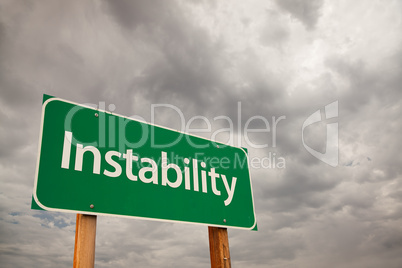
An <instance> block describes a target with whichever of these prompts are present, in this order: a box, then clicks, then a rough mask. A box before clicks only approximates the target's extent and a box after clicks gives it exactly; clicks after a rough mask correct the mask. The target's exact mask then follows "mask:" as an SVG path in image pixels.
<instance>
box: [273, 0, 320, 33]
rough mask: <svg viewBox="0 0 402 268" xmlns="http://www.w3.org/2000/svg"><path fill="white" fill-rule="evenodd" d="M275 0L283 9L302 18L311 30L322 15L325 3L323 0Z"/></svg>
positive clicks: (299, 18)
mask: <svg viewBox="0 0 402 268" xmlns="http://www.w3.org/2000/svg"><path fill="white" fill-rule="evenodd" d="M275 2H276V4H277V5H278V6H279V7H280V8H281V9H283V10H285V11H287V12H289V13H290V14H291V15H292V16H294V17H295V18H296V19H298V20H300V22H301V23H303V24H304V26H305V27H306V28H307V29H309V30H311V29H314V27H315V25H316V23H317V21H318V19H319V17H320V15H321V7H322V5H323V3H324V1H323V0H314V1H303V0H277V1H275Z"/></svg>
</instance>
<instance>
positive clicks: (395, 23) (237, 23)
mask: <svg viewBox="0 0 402 268" xmlns="http://www.w3.org/2000/svg"><path fill="white" fill-rule="evenodd" d="M217 2H219V3H217ZM401 32H402V2H401V1H397V0H395V1H393V0H389V1H380V0H378V1H376V0H370V1H346V0H343V1H328V0H312V1H307V0H306V1H301V0H282V1H281V0H277V1H274V0H270V1H257V0H256V1H233V0H232V1H228V0H223V1H212V0H205V1H162V0H160V1H145V0H144V1H128V0H118V1H115V0H113V1H112V0H110V1H106V0H105V1H95V0H93V1H53V0H52V1H51V0H43V1H33V0H24V1H22V0H21V1H14V0H1V1H0V263H1V264H0V266H1V267H4V268H9V267H10V268H11V267H13V268H19V267H24V268H25V267H42V268H43V267H72V260H73V251H74V232H75V215H74V214H70V213H55V212H44V211H35V210H31V209H30V203H31V195H32V190H33V185H34V176H35V165H36V159H37V151H38V138H39V130H40V117H41V104H42V95H43V94H44V93H46V94H50V95H53V96H57V97H60V98H64V99H67V100H70V101H74V102H78V103H92V104H94V105H99V103H100V102H104V103H105V104H106V105H107V106H106V107H108V105H110V104H113V105H114V106H113V107H115V112H117V113H119V114H123V115H127V116H134V115H135V116H141V117H142V118H144V119H145V120H147V121H150V120H151V105H152V104H170V105H174V106H176V107H177V108H178V109H180V111H181V112H182V113H183V114H184V117H185V120H186V121H188V120H190V119H191V118H192V117H194V116H205V117H206V118H208V119H209V120H210V121H211V124H212V129H213V130H216V129H220V128H223V127H227V125H225V124H224V122H223V121H222V120H214V118H215V117H217V116H228V117H229V118H231V119H232V120H233V122H234V130H235V131H234V133H233V135H234V137H235V138H234V141H233V144H234V145H236V146H239V144H238V142H236V141H238V140H240V141H242V142H241V144H240V146H244V147H247V148H248V149H249V154H250V158H256V159H263V158H265V159H266V161H268V160H267V159H269V161H271V165H269V166H268V165H265V166H264V167H258V166H256V167H254V168H252V169H251V178H252V183H253V189H254V201H255V209H256V215H257V221H258V227H259V231H258V232H251V231H244V230H237V229H229V230H228V231H229V243H230V251H231V257H232V266H233V267H252V268H254V267H300V268H304V267H309V268H310V267H317V268H318V267H350V268H357V267H380V266H381V267H387V268H399V267H401V265H402V254H401V251H402V173H401V171H402V163H401V153H400V148H401V147H402V142H401V139H400V133H401V132H402V121H401V119H400V116H401V114H402V108H401V105H402V88H401V85H402V69H401V67H402V50H401V49H402V42H401V41H402V40H401V39H402V34H401ZM336 101H338V117H336V118H333V119H330V120H328V121H325V122H320V123H316V124H313V125H311V126H309V127H306V128H305V130H304V132H303V133H304V142H305V144H306V145H307V146H308V147H310V148H313V149H314V150H316V151H320V152H325V147H326V125H327V124H333V123H334V122H337V123H338V127H339V128H338V130H339V132H338V133H339V136H338V141H339V148H338V150H339V158H338V159H339V161H338V165H337V166H336V167H332V166H330V165H328V164H326V163H324V162H322V161H320V160H319V159H317V158H315V157H314V156H312V155H311V154H310V153H309V152H308V151H307V150H306V148H305V147H304V145H303V140H302V126H303V122H305V120H306V119H307V118H308V117H309V116H310V115H311V114H313V113H314V112H316V111H317V110H320V109H321V113H322V114H323V113H324V110H323V109H324V107H325V106H326V105H328V104H330V103H334V102H336ZM111 107H112V106H111ZM239 107H241V113H240V118H239ZM252 116H260V117H264V118H266V119H267V120H268V121H269V122H270V123H271V122H272V118H273V117H274V118H276V119H278V118H280V117H281V116H283V118H284V119H283V120H281V121H280V122H279V123H278V125H277V129H276V134H275V135H274V134H273V131H271V132H260V133H253V134H251V135H250V136H249V137H248V138H249V140H250V141H251V142H252V144H257V145H261V144H267V145H268V146H266V147H265V148H256V146H251V145H250V143H247V141H246V140H245V138H244V135H243V131H238V130H239V129H240V130H243V129H244V125H245V122H246V121H247V120H248V119H249V118H251V117H252ZM154 119H155V120H154V121H155V122H156V123H157V124H160V125H163V126H166V127H171V128H176V129H180V128H181V127H182V126H181V125H182V123H181V121H180V117H179V116H178V114H177V113H176V112H175V111H173V110H172V109H167V108H160V109H159V110H157V111H155V116H154ZM239 119H240V121H239ZM331 120H332V121H331ZM239 122H240V124H239ZM199 124H200V127H203V126H202V122H199ZM251 125H253V128H262V127H264V125H263V121H262V120H254V121H253V124H250V126H251ZM199 135H203V136H205V137H207V138H211V135H212V133H201V134H199ZM214 138H215V139H217V140H219V141H222V142H231V140H230V136H229V135H225V133H221V134H220V135H217V136H215V137H214ZM274 139H275V142H274ZM274 161H275V164H273V162H274ZM279 162H281V163H282V164H281V165H278V163H279ZM265 163H266V164H267V163H268V162H265ZM134 266H135V267H208V266H209V249H208V234H207V227H206V226H199V225H191V224H178V223H162V222H154V221H142V220H136V219H121V218H115V217H106V216H100V217H98V228H97V240H96V267H134Z"/></svg>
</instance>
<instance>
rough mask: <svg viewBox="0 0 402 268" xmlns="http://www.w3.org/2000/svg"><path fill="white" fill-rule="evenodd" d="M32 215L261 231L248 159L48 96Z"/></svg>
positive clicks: (204, 141) (194, 139) (227, 149)
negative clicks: (107, 217) (110, 217)
mask: <svg viewBox="0 0 402 268" xmlns="http://www.w3.org/2000/svg"><path fill="white" fill-rule="evenodd" d="M41 124H42V125H41V134H40V140H39V156H38V163H37V171H36V178H35V186H34V192H33V203H32V208H38V209H44V210H50V211H63V212H74V213H82V214H97V215H102V214H107V215H118V216H127V217H137V218H143V219H155V220H166V221H179V222H188V223H198V224H207V225H213V226H222V227H237V228H243V229H253V228H255V226H256V218H255V212H254V203H253V195H252V188H251V180H250V175H249V169H248V157H247V153H246V152H245V150H244V149H242V148H237V147H232V146H228V145H226V144H222V143H218V142H214V141H210V140H207V139H204V138H201V137H196V136H193V135H188V134H184V133H181V132H177V131H174V130H171V129H167V128H164V127H160V126H156V125H153V124H149V123H145V122H141V121H137V120H134V119H131V118H127V117H124V116H120V115H115V114H112V113H110V112H107V111H101V110H97V109H94V108H91V107H87V106H84V105H79V104H76V103H72V102H69V101H65V100H61V99H58V98H52V97H50V96H47V95H45V97H44V103H43V106H42V123H41Z"/></svg>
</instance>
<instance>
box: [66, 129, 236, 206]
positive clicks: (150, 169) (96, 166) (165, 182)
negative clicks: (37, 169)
mask: <svg viewBox="0 0 402 268" xmlns="http://www.w3.org/2000/svg"><path fill="white" fill-rule="evenodd" d="M72 137H73V133H72V132H70V131H65V132H64V144H63V155H62V161H61V167H62V168H64V169H69V168H70V158H71V143H72V142H71V141H72ZM76 147H77V148H76V155H75V166H74V170H76V171H82V166H83V158H84V153H85V152H91V153H92V154H93V159H94V163H93V173H94V174H100V172H101V153H100V151H99V150H98V149H97V148H96V147H94V146H85V147H84V146H83V145H82V144H79V143H77V145H76ZM104 157H105V160H106V162H107V163H108V164H109V165H110V166H111V167H113V169H114V170H112V171H110V170H108V169H106V168H105V169H104V170H103V174H104V175H105V176H108V177H119V176H120V175H121V174H122V167H121V165H120V164H119V162H118V161H116V160H115V159H116V158H118V159H121V157H123V158H124V159H125V162H126V170H125V173H126V177H127V179H129V180H131V181H138V178H139V179H140V181H142V182H143V183H151V182H152V183H153V184H157V185H158V184H159V176H158V172H159V171H158V170H159V168H158V163H160V162H161V169H160V170H161V173H162V174H161V185H162V186H169V187H172V188H178V187H180V186H181V185H182V183H183V173H184V188H185V189H186V190H191V180H190V169H192V174H193V176H192V178H193V190H194V191H196V192H199V190H200V189H199V186H200V182H199V174H198V169H199V166H201V168H205V167H206V164H205V162H202V161H201V162H200V163H199V160H197V159H192V165H191V167H190V166H188V165H189V164H190V159H188V158H184V159H183V162H184V163H185V166H184V172H183V171H182V170H181V168H180V167H179V166H178V165H176V164H174V163H169V164H168V158H167V153H166V152H164V151H161V161H157V162H156V161H155V160H154V159H152V158H147V157H142V158H139V157H138V156H137V155H134V154H133V150H131V149H127V150H126V153H125V154H121V153H120V152H117V151H108V152H107V153H106V154H105V156H104ZM113 157H114V158H115V159H113ZM133 161H136V162H139V161H140V162H141V163H147V164H148V165H150V166H144V167H142V168H141V169H139V171H138V174H137V175H134V174H133V168H132V166H133ZM169 169H171V170H173V171H174V172H175V173H176V176H175V180H174V179H173V181H172V178H171V177H172V176H170V178H169V176H168V173H169V174H170V175H171V174H172V172H168V170H169ZM200 171H201V188H202V192H203V193H207V192H208V181H209V183H210V185H211V188H212V192H213V193H214V194H215V195H218V196H219V195H221V191H220V190H219V189H217V179H222V182H223V184H224V186H225V190H226V193H227V195H228V197H227V199H226V200H225V201H224V204H225V206H228V205H229V204H230V203H231V202H232V199H233V195H234V191H235V187H236V181H237V178H236V177H232V180H231V185H230V186H229V182H228V179H227V178H226V175H224V174H219V173H216V171H215V168H210V169H209V171H208V173H207V171H206V170H203V169H200ZM146 173H148V176H146ZM149 173H150V176H149ZM173 174H174V173H173ZM207 174H208V177H209V180H208V179H207Z"/></svg>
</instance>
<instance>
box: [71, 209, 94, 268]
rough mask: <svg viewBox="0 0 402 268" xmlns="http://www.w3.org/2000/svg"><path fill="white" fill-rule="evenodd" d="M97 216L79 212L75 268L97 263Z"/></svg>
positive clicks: (89, 267) (76, 229) (92, 265)
mask: <svg viewBox="0 0 402 268" xmlns="http://www.w3.org/2000/svg"><path fill="white" fill-rule="evenodd" d="M95 237H96V216H94V215H84V214H77V222H76V224H75V247H74V264H73V267H74V268H93V267H94V265H95Z"/></svg>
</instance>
